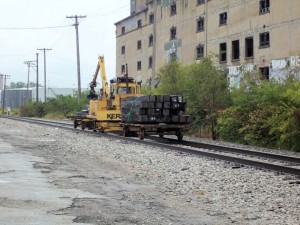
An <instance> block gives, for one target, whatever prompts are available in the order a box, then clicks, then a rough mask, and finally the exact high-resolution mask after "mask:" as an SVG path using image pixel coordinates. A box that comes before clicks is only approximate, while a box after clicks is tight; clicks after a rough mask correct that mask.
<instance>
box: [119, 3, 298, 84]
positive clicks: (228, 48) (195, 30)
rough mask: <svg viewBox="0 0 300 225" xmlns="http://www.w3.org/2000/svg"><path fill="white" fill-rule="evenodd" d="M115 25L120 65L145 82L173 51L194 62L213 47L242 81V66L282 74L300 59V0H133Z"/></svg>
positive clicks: (281, 76)
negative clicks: (126, 12) (127, 12)
mask: <svg viewBox="0 0 300 225" xmlns="http://www.w3.org/2000/svg"><path fill="white" fill-rule="evenodd" d="M130 2H131V12H130V16H128V17H127V18H124V19H123V20H121V21H118V22H117V23H115V25H116V71H117V74H122V73H124V72H125V68H126V64H127V65H128V73H129V75H130V76H133V77H134V78H136V79H137V80H142V81H143V84H145V82H146V81H148V80H149V79H150V78H152V80H153V78H155V77H156V74H157V72H158V70H159V69H160V68H161V66H162V65H163V64H164V63H167V62H168V61H169V60H170V57H176V58H177V60H179V61H180V62H182V63H184V64H190V63H192V62H195V61H197V60H201V58H202V57H204V56H206V55H208V54H210V53H215V54H218V55H219V64H220V65H221V66H224V67H226V68H227V69H228V81H229V84H230V85H233V86H238V85H239V80H240V78H241V76H242V72H241V69H240V68H243V69H245V70H252V69H254V68H257V69H260V71H261V72H262V74H263V75H264V77H265V78H266V79H270V78H275V79H284V76H285V74H286V71H287V68H293V67H295V66H299V65H300V58H299V54H300V41H299V38H300V1H299V0H284V1H283V0H131V1H130Z"/></svg>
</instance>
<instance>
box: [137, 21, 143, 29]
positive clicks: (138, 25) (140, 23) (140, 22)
mask: <svg viewBox="0 0 300 225" xmlns="http://www.w3.org/2000/svg"><path fill="white" fill-rule="evenodd" d="M137 27H138V28H141V27H142V20H141V19H140V20H138V21H137Z"/></svg>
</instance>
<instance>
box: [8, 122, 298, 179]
mask: <svg viewBox="0 0 300 225" xmlns="http://www.w3.org/2000/svg"><path fill="white" fill-rule="evenodd" d="M4 118H7V119H13V120H18V121H23V122H28V123H34V124H40V125H43V126H52V127H59V128H61V129H67V130H72V131H74V130H75V129H74V127H73V123H69V122H59V121H49V120H42V119H32V118H24V117H4ZM76 131H77V132H78V131H79V132H84V133H88V134H89V135H95V136H102V137H107V138H112V139H121V140H124V141H131V142H134V143H138V144H143V145H148V146H152V147H158V148H165V149H168V150H172V151H178V152H182V153H186V154H191V155H197V156H200V157H206V158H210V159H217V160H222V161H225V162H228V163H231V164H233V167H235V168H237V167H243V166H245V167H253V168H258V169H263V170H267V171H273V172H276V173H277V174H289V175H293V176H295V177H296V178H298V179H300V158H298V157H292V156H286V155H281V154H274V153H268V152H261V151H253V150H248V149H241V148H234V147H228V146H222V145H213V144H207V143H200V142H191V141H181V142H178V141H177V140H175V139H171V138H160V137H156V136H149V137H146V138H148V139H147V140H143V141H141V140H139V139H138V138H128V137H123V136H120V135H116V134H110V133H100V132H92V131H87V130H81V129H77V130H76Z"/></svg>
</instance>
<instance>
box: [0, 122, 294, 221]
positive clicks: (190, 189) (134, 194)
mask: <svg viewBox="0 0 300 225" xmlns="http://www.w3.org/2000/svg"><path fill="white" fill-rule="evenodd" d="M0 121H1V122H0V124H1V125H0V135H1V138H2V140H3V141H5V142H7V143H10V144H11V145H12V146H14V147H15V149H16V150H15V151H16V152H14V153H17V154H21V155H26V154H30V155H31V156H33V157H38V158H40V159H43V160H38V161H32V162H31V164H32V167H33V168H35V170H36V171H38V173H37V174H41V175H43V176H44V177H45V178H46V179H47V182H48V184H49V187H50V188H52V189H59V190H63V191H66V192H67V193H68V198H69V202H68V204H67V205H65V202H64V204H62V205H61V207H58V208H56V209H52V210H48V211H47V213H48V214H51V215H54V216H57V217H61V216H67V217H71V218H72V222H69V223H64V224H73V223H87V224H168V225H170V224H208V225H210V224H239V225H242V224H291V225H292V224H300V204H299V203H300V185H299V184H298V183H297V182H294V181H295V180H294V179H293V177H289V176H277V175H275V174H274V173H271V172H264V171H259V170H255V169H251V168H239V169H233V168H232V167H231V165H229V164H225V163H224V162H220V161H214V160H208V159H204V158H199V157H195V156H190V155H185V154H181V153H178V152H172V151H168V150H165V149H158V148H151V147H148V146H143V145H138V144H133V143H130V142H129V141H120V140H114V139H108V138H104V137H99V138H95V137H92V136H88V135H86V134H81V133H79V132H76V131H65V130H61V129H55V128H44V127H41V126H38V125H30V124H27V123H22V122H16V121H11V120H7V119H3V118H1V119H0ZM11 174H12V175H13V174H14V173H13V172H12V173H11ZM1 176H2V174H1V170H0V180H1ZM1 185H4V184H1V183H0V188H1ZM78 193H81V194H78ZM82 193H85V195H83V194H82ZM9 201H10V198H9V196H6V197H5V196H0V207H1V208H6V209H7V208H9V207H13V206H10V205H8V202H9ZM24 207H26V204H24ZM31 207H32V206H31ZM0 218H1V215H0ZM0 224H1V222H0Z"/></svg>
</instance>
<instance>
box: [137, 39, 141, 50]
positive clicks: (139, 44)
mask: <svg viewBox="0 0 300 225" xmlns="http://www.w3.org/2000/svg"><path fill="white" fill-rule="evenodd" d="M137 49H138V50H140V49H142V41H141V40H138V41H137Z"/></svg>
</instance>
